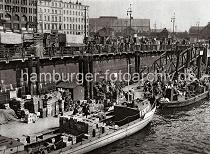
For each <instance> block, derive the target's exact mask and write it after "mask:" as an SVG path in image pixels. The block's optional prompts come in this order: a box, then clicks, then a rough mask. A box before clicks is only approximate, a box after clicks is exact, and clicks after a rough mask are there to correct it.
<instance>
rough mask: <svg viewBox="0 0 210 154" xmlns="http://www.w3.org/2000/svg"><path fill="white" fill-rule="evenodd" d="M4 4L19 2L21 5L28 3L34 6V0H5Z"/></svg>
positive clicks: (1, 0) (0, 0)
mask: <svg viewBox="0 0 210 154" xmlns="http://www.w3.org/2000/svg"><path fill="white" fill-rule="evenodd" d="M0 2H3V0H0ZM5 3H6V4H21V5H30V6H36V1H35V0H5Z"/></svg>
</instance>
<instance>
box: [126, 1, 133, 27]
mask: <svg viewBox="0 0 210 154" xmlns="http://www.w3.org/2000/svg"><path fill="white" fill-rule="evenodd" d="M127 16H129V19H130V31H131V26H132V25H131V20H132V19H133V17H132V8H131V4H130V8H129V9H128V10H127Z"/></svg>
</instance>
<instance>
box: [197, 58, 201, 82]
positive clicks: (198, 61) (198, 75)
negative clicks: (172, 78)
mask: <svg viewBox="0 0 210 154" xmlns="http://www.w3.org/2000/svg"><path fill="white" fill-rule="evenodd" d="M201 58H202V57H201V56H199V57H198V59H197V66H198V72H197V78H198V79H200V77H201V60H202V59H201Z"/></svg>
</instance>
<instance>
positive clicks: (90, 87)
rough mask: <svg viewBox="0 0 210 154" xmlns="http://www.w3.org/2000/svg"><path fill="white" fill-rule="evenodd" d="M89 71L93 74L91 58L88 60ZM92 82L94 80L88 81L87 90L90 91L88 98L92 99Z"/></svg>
mask: <svg viewBox="0 0 210 154" xmlns="http://www.w3.org/2000/svg"><path fill="white" fill-rule="evenodd" d="M89 73H91V74H92V75H93V61H92V59H90V61H89ZM93 76H94V75H93ZM93 78H94V77H93ZM93 82H94V81H92V82H89V92H90V94H89V96H90V99H93Z"/></svg>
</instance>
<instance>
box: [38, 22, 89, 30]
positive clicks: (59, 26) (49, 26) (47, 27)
mask: <svg viewBox="0 0 210 154" xmlns="http://www.w3.org/2000/svg"><path fill="white" fill-rule="evenodd" d="M43 26H44V27H43ZM39 27H40V29H45V30H50V29H53V30H62V29H63V30H82V31H83V30H85V26H83V25H74V24H63V28H62V24H57V23H52V24H50V23H45V24H44V25H43V24H42V23H40V24H39ZM86 28H87V29H88V25H87V26H86Z"/></svg>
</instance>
